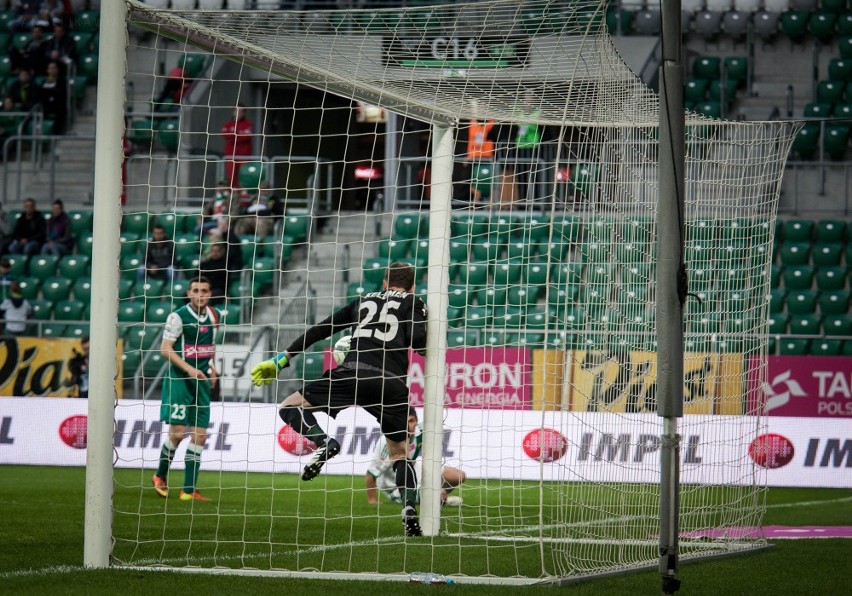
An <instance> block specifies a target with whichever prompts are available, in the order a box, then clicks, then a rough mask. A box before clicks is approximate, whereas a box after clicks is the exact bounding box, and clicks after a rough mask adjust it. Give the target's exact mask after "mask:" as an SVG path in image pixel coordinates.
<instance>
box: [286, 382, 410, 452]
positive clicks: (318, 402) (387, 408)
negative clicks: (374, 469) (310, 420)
mask: <svg viewBox="0 0 852 596" xmlns="http://www.w3.org/2000/svg"><path fill="white" fill-rule="evenodd" d="M302 395H303V396H304V398H305V399H306V400H307V401H308V403H310V404H311V405H312V406H314V407H315V408H316V409H317V410H319V411H321V412H325V413H326V414H328V415H329V416H331V417H332V418H336V417H337V414H338V413H339V412H340V411H341V410H345V409H346V408H349V407H352V406H361V407H362V408H364V409H365V410H367V412H369V413H370V414H371V415H372V416H373V418H375V419H376V420H377V421H378V423H379V425H380V426H381V428H382V434H383V435H385V436H386V437H389V438H390V439H391V440H392V441H404V440H405V438H406V436H407V433H408V386H407V385H406V384H405V381H403V380H402V379H401V378H397V377H385V376H383V375H382V372H381V371H380V370H378V369H375V368H369V369H368V368H363V366H362V367H359V368H348V367H345V366H338V367H337V368H335V369H334V370H331V371H327V372H326V373H325V375H324V376H323V378H322V379H319V380H317V381H314V382H313V383H308V384H307V385H305V387H304V389H303V390H302Z"/></svg>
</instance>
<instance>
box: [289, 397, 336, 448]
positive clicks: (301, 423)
mask: <svg viewBox="0 0 852 596" xmlns="http://www.w3.org/2000/svg"><path fill="white" fill-rule="evenodd" d="M313 408H314V406H313V405H312V404H311V403H310V402H309V401H308V400H307V399H305V397H304V396H303V395H302V394H301V393H300V392H299V391H296V392H295V393H292V394H290V395H289V396H288V397H287V398H286V399H285V400H284V401H282V402H281V403H280V404H278V417H279V418H281V420H283V421H284V422H285V423H286V424H287V425H289V426H290V428H292V429H293V430H294V431H296V432H297V433H299V434H300V435H302V436H303V437H306V438H308V439H310V440H311V441H313V442H314V443H316V444H317V445H322V444H324V443H325V442H326V441H327V440H328V435H326V434H325V431H324V430H323V429H322V427H321V426H320V425H319V423H318V422H317V419H316V416H314V415H313V413H312V412H311V410H312V409H313Z"/></svg>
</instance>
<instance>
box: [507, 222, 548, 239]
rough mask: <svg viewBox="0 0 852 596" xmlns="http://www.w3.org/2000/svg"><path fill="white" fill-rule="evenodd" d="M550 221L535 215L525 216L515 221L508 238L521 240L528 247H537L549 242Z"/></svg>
mask: <svg viewBox="0 0 852 596" xmlns="http://www.w3.org/2000/svg"><path fill="white" fill-rule="evenodd" d="M550 234H551V229H550V221H549V220H548V219H547V218H544V217H539V216H535V215H531V216H527V217H525V218H522V219H518V220H517V221H516V225H515V226H514V227H513V228H512V231H511V235H510V238H513V239H517V240H521V241H523V242H526V243H527V244H530V245H538V244H541V243H542V242H547V241H548V240H550Z"/></svg>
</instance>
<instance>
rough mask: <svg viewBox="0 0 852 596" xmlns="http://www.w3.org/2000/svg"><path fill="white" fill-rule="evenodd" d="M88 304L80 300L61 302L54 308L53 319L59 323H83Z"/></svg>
mask: <svg viewBox="0 0 852 596" xmlns="http://www.w3.org/2000/svg"><path fill="white" fill-rule="evenodd" d="M85 312H86V303H85V302H82V301H80V300H60V301H59V302H57V303H56V304H54V306H53V318H54V319H56V320H57V321H82V320H83V319H84V318H86V317H85V314H84V313H85Z"/></svg>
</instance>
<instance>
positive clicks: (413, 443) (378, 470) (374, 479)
mask: <svg viewBox="0 0 852 596" xmlns="http://www.w3.org/2000/svg"><path fill="white" fill-rule="evenodd" d="M422 446H423V427H422V426H420V425H419V424H418V423H417V411H416V410H415V409H414V408H411V409H410V410H409V413H408V459H409V460H410V461H417V458H418V457H420V450H421V448H422ZM392 464H393V462H392V461H391V460H390V458H389V457H388V448H387V446H386V445H383V444H382V443H381V442H380V443H377V444H376V448H375V449H374V450H373V459H372V460H371V461H370V467H369V468H367V473H366V474H365V475H364V483H365V484H366V486H367V502H368V503H370V504H372V505H375V504H377V503H378V502H379V498H378V491H381V492H382V493H384V495H385V496H386V497H387V498H388V499H390V500H391V501H393V502H394V503H402V497H401V496H400V494H399V489H398V488H397V486H396V481H395V479H394V475H393V468H392ZM466 479H467V476H466V475H465V473H464V472H462V471H461V470H459V469H458V468H454V467H452V466H443V467H442V468H441V504H442V505H446V506H448V507H459V506H461V504H462V499H461V497H457V496H455V495H450V494H449V493H450V492H451V491H452V490H453V489H454V488H456V487H457V486H458V485H460V484H461V483H462V482H464V481H465V480H466ZM377 489H378V490H377ZM417 501H418V502H419V501H420V489H419V487H418V489H417Z"/></svg>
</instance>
